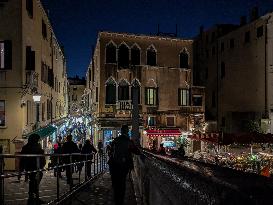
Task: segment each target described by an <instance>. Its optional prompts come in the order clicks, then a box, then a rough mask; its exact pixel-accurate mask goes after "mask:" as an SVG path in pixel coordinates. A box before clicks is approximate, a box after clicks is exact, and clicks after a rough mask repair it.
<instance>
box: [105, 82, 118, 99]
mask: <svg viewBox="0 0 273 205" xmlns="http://www.w3.org/2000/svg"><path fill="white" fill-rule="evenodd" d="M116 85H117V84H116V82H115V80H114V79H113V78H112V77H110V78H109V79H108V80H107V81H106V93H105V94H106V96H105V104H116Z"/></svg>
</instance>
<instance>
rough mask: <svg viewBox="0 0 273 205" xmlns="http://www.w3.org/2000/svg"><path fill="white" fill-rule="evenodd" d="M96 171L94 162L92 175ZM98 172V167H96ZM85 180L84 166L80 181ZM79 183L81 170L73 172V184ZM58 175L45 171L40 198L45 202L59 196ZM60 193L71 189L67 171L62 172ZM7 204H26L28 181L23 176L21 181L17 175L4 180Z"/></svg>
mask: <svg viewBox="0 0 273 205" xmlns="http://www.w3.org/2000/svg"><path fill="white" fill-rule="evenodd" d="M93 173H94V164H92V176H93ZM95 173H97V169H95ZM84 180H85V173H84V167H83V169H82V173H81V176H80V181H81V182H83V181H84ZM77 183H79V172H78V173H74V174H73V184H77ZM56 184H57V177H54V173H53V171H50V172H44V176H43V178H42V181H41V183H40V192H39V193H40V198H41V199H42V200H43V201H45V202H47V203H48V202H50V201H52V200H54V199H56V198H57V185H56ZM59 184H60V189H59V190H60V195H62V194H64V193H66V192H68V191H69V188H70V187H69V185H68V184H67V182H66V177H65V172H62V178H60V181H59ZM4 192H5V205H26V204H27V199H28V182H25V177H24V176H22V177H21V180H20V181H19V180H18V179H17V177H12V178H7V179H5V181H4Z"/></svg>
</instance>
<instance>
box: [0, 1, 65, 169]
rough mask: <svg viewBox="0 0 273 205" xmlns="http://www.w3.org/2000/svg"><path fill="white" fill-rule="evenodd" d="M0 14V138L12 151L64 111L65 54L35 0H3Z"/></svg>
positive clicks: (7, 150) (11, 165)
mask: <svg viewBox="0 0 273 205" xmlns="http://www.w3.org/2000/svg"><path fill="white" fill-rule="evenodd" d="M0 18H1V19H5V21H1V22H0V31H1V32H0V50H1V55H0V140H1V144H2V146H3V147H4V152H5V153H11V154H13V153H15V152H18V151H20V149H21V146H22V143H20V142H22V141H21V139H22V138H24V137H27V136H28V135H29V134H30V133H32V132H35V131H36V130H38V129H39V130H40V133H43V129H46V130H45V131H47V132H50V133H52V132H53V131H56V128H53V127H52V126H51V125H52V124H54V123H55V125H56V126H57V127H58V125H59V124H60V121H61V119H63V118H64V117H66V116H67V109H68V104H67V75H66V60H65V57H64V52H63V49H62V47H61V46H60V45H59V43H58V41H57V39H56V36H55V34H54V31H53V28H52V26H51V24H50V21H49V19H48V16H47V14H46V12H45V10H44V8H43V6H42V4H41V2H40V1H39V0H37V1H36V0H22V1H17V0H9V1H4V2H3V1H2V3H1V6H0ZM39 96H40V97H39ZM35 97H36V99H35V101H36V102H34V98H35ZM37 97H38V99H37ZM43 137H48V136H43ZM46 143H47V140H43V141H42V145H43V146H44V147H46ZM14 165H15V163H14V162H7V167H8V168H7V169H14Z"/></svg>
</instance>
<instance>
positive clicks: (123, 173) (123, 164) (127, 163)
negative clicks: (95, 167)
mask: <svg viewBox="0 0 273 205" xmlns="http://www.w3.org/2000/svg"><path fill="white" fill-rule="evenodd" d="M128 132H129V128H128V126H127V125H123V126H122V127H121V135H120V136H119V137H117V138H116V139H114V140H113V142H112V145H111V151H110V158H109V162H108V164H109V170H110V175H111V179H112V187H113V191H114V200H115V204H116V205H122V204H123V201H124V195H125V189H126V177H127V175H128V173H129V171H130V170H132V169H133V157H132V154H137V155H139V154H140V151H139V149H138V148H137V147H136V146H135V144H134V142H133V141H132V140H130V138H129V135H128Z"/></svg>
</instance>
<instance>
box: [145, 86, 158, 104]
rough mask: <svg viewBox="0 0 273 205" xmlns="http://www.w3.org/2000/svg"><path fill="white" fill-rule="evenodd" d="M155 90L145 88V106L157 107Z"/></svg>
mask: <svg viewBox="0 0 273 205" xmlns="http://www.w3.org/2000/svg"><path fill="white" fill-rule="evenodd" d="M157 95H158V94H157V88H146V90H145V101H146V102H145V104H146V105H153V106H154V105H157V97H158V96H157Z"/></svg>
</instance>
